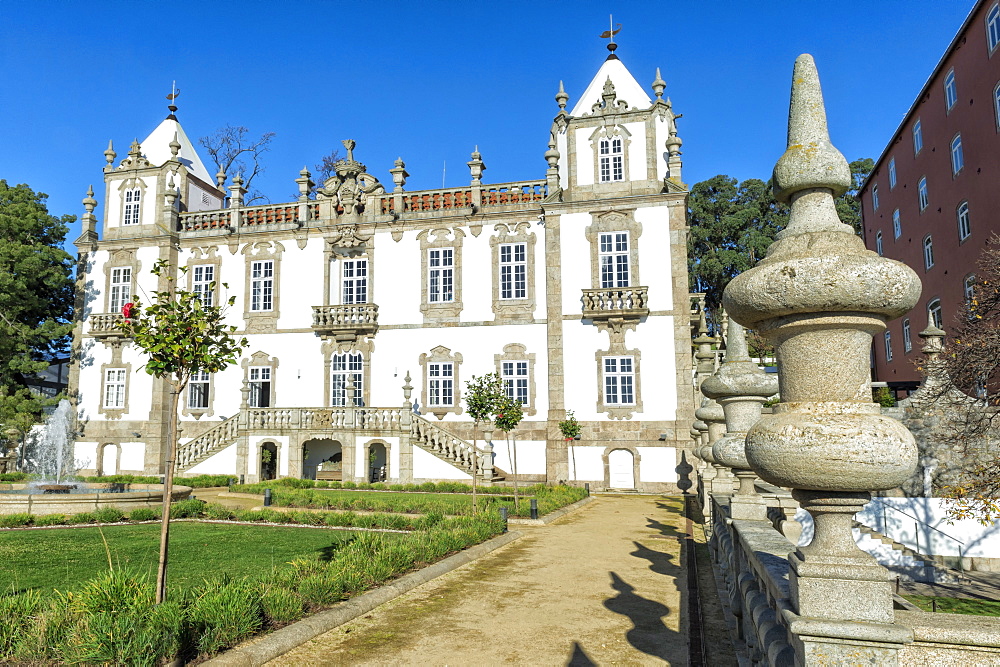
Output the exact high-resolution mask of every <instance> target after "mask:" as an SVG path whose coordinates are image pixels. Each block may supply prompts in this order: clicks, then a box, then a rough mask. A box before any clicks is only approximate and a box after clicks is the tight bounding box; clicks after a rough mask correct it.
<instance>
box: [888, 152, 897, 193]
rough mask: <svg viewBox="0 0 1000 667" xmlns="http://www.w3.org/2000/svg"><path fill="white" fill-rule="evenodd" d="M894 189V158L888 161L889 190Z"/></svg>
mask: <svg viewBox="0 0 1000 667" xmlns="http://www.w3.org/2000/svg"><path fill="white" fill-rule="evenodd" d="M894 187H896V158H892V159H891V160H889V189H890V190H892V189H893V188H894Z"/></svg>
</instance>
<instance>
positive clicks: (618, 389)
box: [603, 356, 635, 405]
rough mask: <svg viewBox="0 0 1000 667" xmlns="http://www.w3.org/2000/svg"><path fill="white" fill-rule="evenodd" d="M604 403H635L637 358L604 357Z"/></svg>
mask: <svg viewBox="0 0 1000 667" xmlns="http://www.w3.org/2000/svg"><path fill="white" fill-rule="evenodd" d="M603 362H604V372H603V376H604V404H605V405H634V404H635V359H634V358H633V357H631V356H628V357H604V358H603Z"/></svg>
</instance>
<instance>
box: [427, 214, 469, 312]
mask: <svg viewBox="0 0 1000 667" xmlns="http://www.w3.org/2000/svg"><path fill="white" fill-rule="evenodd" d="M464 238H465V232H463V231H462V230H461V229H459V228H457V227H456V228H455V229H451V230H449V229H447V228H438V229H431V230H423V231H421V232H420V233H419V234H417V239H418V240H419V241H420V274H421V275H420V312H421V313H423V314H424V321H425V322H457V321H458V319H459V315H460V314H461V312H462V245H463V241H462V240H463V239H464ZM435 248H452V249H453V250H454V274H453V276H454V289H453V295H454V298H453V299H452V300H451V301H447V302H437V303H431V301H430V284H429V283H430V273H429V270H430V267H429V266H428V264H429V258H428V255H429V253H428V251H429V250H433V249H435Z"/></svg>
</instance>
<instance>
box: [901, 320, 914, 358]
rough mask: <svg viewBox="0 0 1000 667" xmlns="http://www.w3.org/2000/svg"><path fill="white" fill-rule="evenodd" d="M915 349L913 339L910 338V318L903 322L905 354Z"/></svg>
mask: <svg viewBox="0 0 1000 667" xmlns="http://www.w3.org/2000/svg"><path fill="white" fill-rule="evenodd" d="M912 349H913V339H912V338H911V337H910V318H909V317H907V318H906V319H905V320H903V352H909V351H910V350H912Z"/></svg>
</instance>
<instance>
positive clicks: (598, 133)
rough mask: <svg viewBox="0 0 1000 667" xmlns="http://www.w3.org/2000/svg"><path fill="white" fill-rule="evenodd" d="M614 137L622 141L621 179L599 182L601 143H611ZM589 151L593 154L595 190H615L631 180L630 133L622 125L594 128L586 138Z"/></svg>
mask: <svg viewBox="0 0 1000 667" xmlns="http://www.w3.org/2000/svg"><path fill="white" fill-rule="evenodd" d="M615 137H620V138H621V140H622V178H621V180H618V181H602V180H601V150H600V149H601V141H602V140H604V139H607V140H608V141H611V140H612V139H614V138H615ZM588 139H589V140H590V149H591V152H592V153H593V154H594V186H595V187H596V188H616V187H619V186H620V185H621V184H622V183H628V182H629V181H630V180H632V177H631V174H630V173H629V168H628V157H629V147H630V146H631V144H632V133H631V132H629V131H628V130H627V129H626V128H625V126H624V125H614V124H607V125H601V126H599V127H598V128H596V129H595V130H594V131H593V132H592V133H591V134H590V136H589V137H588Z"/></svg>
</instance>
